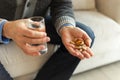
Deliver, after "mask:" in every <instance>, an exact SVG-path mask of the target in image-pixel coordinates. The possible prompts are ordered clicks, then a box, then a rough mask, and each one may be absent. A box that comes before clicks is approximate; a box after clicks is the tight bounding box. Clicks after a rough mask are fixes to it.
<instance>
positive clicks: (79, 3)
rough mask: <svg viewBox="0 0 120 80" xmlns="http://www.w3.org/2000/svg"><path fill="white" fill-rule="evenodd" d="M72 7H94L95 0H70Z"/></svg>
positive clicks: (76, 8)
mask: <svg viewBox="0 0 120 80" xmlns="http://www.w3.org/2000/svg"><path fill="white" fill-rule="evenodd" d="M72 2H73V9H74V10H78V9H83V10H84V9H94V8H95V0H72Z"/></svg>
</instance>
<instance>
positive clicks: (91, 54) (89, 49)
mask: <svg viewBox="0 0 120 80" xmlns="http://www.w3.org/2000/svg"><path fill="white" fill-rule="evenodd" d="M86 51H87V52H88V53H89V55H90V56H93V55H94V53H93V51H92V50H91V48H89V47H88V48H87V50H86Z"/></svg>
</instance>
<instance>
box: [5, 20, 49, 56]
mask: <svg viewBox="0 0 120 80" xmlns="http://www.w3.org/2000/svg"><path fill="white" fill-rule="evenodd" d="M27 20H28V19H20V20H16V21H8V22H6V23H5V25H4V27H3V36H4V37H6V38H10V39H12V40H13V41H15V42H16V44H17V45H18V46H19V47H20V48H21V49H22V50H23V51H24V52H25V53H26V54H28V55H32V56H33V55H39V54H40V53H39V51H40V50H42V49H44V48H45V46H44V45H39V46H32V45H30V44H41V43H46V42H48V41H50V38H49V37H48V36H47V34H46V32H45V31H43V30H42V29H37V30H32V29H30V28H28V25H27V23H26V22H27Z"/></svg>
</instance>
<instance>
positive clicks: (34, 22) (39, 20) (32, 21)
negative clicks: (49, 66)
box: [28, 16, 48, 54]
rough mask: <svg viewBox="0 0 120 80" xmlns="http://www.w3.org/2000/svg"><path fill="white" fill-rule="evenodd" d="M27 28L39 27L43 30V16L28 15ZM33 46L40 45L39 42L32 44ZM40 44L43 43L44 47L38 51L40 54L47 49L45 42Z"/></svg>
mask: <svg viewBox="0 0 120 80" xmlns="http://www.w3.org/2000/svg"><path fill="white" fill-rule="evenodd" d="M28 27H29V28H32V29H37V28H41V29H43V31H45V30H46V29H45V21H44V18H43V17H41V16H35V17H30V18H29V26H28ZM32 45H33V46H37V45H41V44H32ZM42 45H45V49H43V50H41V51H40V53H41V54H45V53H47V51H48V48H47V43H44V44H42Z"/></svg>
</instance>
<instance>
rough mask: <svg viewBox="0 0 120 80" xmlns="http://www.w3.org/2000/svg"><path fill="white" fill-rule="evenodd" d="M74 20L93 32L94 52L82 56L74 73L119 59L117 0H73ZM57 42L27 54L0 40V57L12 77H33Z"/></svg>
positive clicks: (18, 79) (27, 79)
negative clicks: (44, 51) (43, 50)
mask: <svg viewBox="0 0 120 80" xmlns="http://www.w3.org/2000/svg"><path fill="white" fill-rule="evenodd" d="M72 1H73V10H74V14H75V17H76V21H79V22H81V23H83V24H85V25H87V26H89V27H90V28H91V29H92V30H93V31H94V33H95V41H94V44H93V46H92V48H91V49H92V51H93V52H94V56H93V57H92V58H90V59H84V60H82V61H81V62H80V63H79V65H78V66H77V68H76V70H75V71H74V73H73V76H74V75H76V74H79V73H82V72H84V71H88V70H90V69H94V68H97V67H100V66H103V65H107V64H110V63H113V62H116V61H119V60H120V4H119V3H120V0H72ZM58 46H59V45H52V44H48V53H47V54H45V55H42V56H36V57H33V56H28V55H25V54H24V53H23V51H22V50H21V49H20V48H19V47H18V46H17V45H16V44H15V43H14V42H13V41H11V42H10V44H8V45H4V44H0V61H1V62H2V64H3V65H4V67H5V68H6V69H7V71H8V72H9V73H10V75H11V76H12V77H14V79H15V80H33V78H34V77H35V75H36V73H37V71H38V70H39V69H40V68H41V67H42V66H43V65H44V63H45V62H46V61H47V60H48V59H49V57H50V56H51V55H52V54H53V52H54V51H56V50H57V47H58Z"/></svg>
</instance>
